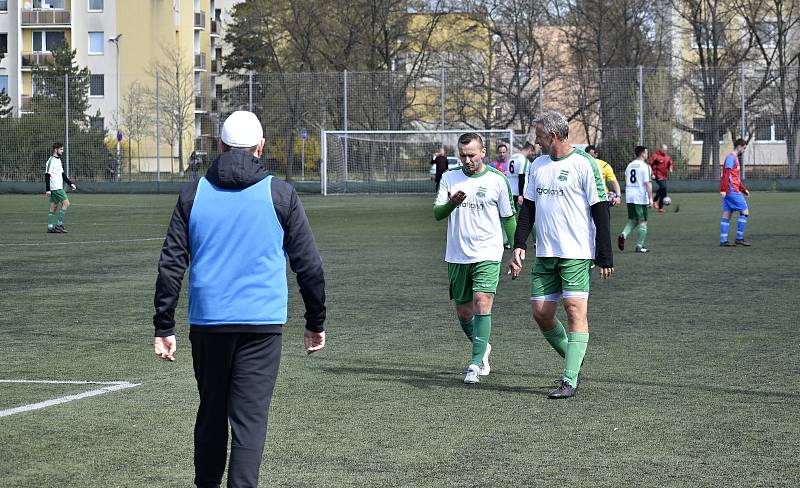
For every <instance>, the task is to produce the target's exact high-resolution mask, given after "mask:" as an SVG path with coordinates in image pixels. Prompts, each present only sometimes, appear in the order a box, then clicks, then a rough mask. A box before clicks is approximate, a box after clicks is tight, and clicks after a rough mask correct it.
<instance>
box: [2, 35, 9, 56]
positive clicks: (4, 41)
mask: <svg viewBox="0 0 800 488" xmlns="http://www.w3.org/2000/svg"><path fill="white" fill-rule="evenodd" d="M7 52H8V33H7V32H0V53H3V54H5V53H7Z"/></svg>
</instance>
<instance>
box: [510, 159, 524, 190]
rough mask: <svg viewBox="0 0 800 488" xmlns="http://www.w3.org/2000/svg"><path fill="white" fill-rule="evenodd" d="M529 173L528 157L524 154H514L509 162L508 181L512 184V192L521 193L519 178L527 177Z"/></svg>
mask: <svg viewBox="0 0 800 488" xmlns="http://www.w3.org/2000/svg"><path fill="white" fill-rule="evenodd" d="M527 173H528V158H526V157H525V156H524V155H522V154H514V155H513V156H511V160H510V161H509V162H508V183H509V184H510V185H511V194H512V195H514V196H515V197H516V196H517V195H519V179H520V178H525V176H526V175H527Z"/></svg>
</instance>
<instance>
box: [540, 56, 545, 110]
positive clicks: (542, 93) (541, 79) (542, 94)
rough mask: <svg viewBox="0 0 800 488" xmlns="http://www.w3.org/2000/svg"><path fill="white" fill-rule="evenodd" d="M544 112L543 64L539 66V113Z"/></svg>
mask: <svg viewBox="0 0 800 488" xmlns="http://www.w3.org/2000/svg"><path fill="white" fill-rule="evenodd" d="M543 112H544V66H539V113H543Z"/></svg>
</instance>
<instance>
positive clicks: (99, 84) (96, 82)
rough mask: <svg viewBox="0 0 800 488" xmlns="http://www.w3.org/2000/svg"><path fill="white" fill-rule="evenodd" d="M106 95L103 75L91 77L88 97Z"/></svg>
mask: <svg viewBox="0 0 800 488" xmlns="http://www.w3.org/2000/svg"><path fill="white" fill-rule="evenodd" d="M105 95H106V77H105V75H92V77H91V80H90V81H89V96H90V97H104V96H105Z"/></svg>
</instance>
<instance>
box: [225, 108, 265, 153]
mask: <svg viewBox="0 0 800 488" xmlns="http://www.w3.org/2000/svg"><path fill="white" fill-rule="evenodd" d="M263 137H264V129H262V128H261V122H259V121H258V117H256V115H255V114H254V113H253V112H247V111H245V110H238V111H236V112H233V113H232V114H230V116H228V118H227V119H225V123H224V124H222V142H224V143H225V144H227V145H228V146H230V147H253V146H256V145H258V143H259V142H261V139H262V138H263Z"/></svg>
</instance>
